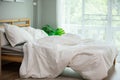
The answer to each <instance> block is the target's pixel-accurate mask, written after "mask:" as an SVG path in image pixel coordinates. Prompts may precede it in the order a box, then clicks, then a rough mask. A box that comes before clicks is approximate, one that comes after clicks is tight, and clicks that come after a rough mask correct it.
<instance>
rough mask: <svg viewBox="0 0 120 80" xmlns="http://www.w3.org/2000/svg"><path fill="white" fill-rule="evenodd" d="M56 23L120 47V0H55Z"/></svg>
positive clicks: (71, 31) (69, 30)
mask: <svg viewBox="0 0 120 80" xmlns="http://www.w3.org/2000/svg"><path fill="white" fill-rule="evenodd" d="M57 25H58V26H59V27H62V28H63V29H64V30H65V31H66V33H73V34H77V35H80V36H81V37H82V38H88V39H96V40H103V41H107V42H110V43H116V45H117V46H118V47H119V48H120V0H57Z"/></svg>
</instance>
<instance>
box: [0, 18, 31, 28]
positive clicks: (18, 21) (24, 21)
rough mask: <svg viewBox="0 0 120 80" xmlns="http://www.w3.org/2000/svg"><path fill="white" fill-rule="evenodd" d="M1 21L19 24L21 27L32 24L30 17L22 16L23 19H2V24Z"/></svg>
mask: <svg viewBox="0 0 120 80" xmlns="http://www.w3.org/2000/svg"><path fill="white" fill-rule="evenodd" d="M1 23H8V24H11V25H17V26H19V27H28V26H30V19H28V18H22V19H8V20H0V24H1Z"/></svg>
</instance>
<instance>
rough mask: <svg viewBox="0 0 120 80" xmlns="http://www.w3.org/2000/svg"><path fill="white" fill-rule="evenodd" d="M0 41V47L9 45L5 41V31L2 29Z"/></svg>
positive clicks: (0, 29)
mask: <svg viewBox="0 0 120 80" xmlns="http://www.w3.org/2000/svg"><path fill="white" fill-rule="evenodd" d="M0 39H1V46H5V45H8V44H9V42H8V41H7V39H6V37H5V29H4V28H0Z"/></svg>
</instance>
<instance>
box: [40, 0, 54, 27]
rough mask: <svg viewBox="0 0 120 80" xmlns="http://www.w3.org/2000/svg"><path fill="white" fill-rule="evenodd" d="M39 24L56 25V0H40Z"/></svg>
mask: <svg viewBox="0 0 120 80" xmlns="http://www.w3.org/2000/svg"><path fill="white" fill-rule="evenodd" d="M41 5H42V16H41V19H42V20H41V25H45V24H49V25H51V26H53V27H56V0H42V4H41Z"/></svg>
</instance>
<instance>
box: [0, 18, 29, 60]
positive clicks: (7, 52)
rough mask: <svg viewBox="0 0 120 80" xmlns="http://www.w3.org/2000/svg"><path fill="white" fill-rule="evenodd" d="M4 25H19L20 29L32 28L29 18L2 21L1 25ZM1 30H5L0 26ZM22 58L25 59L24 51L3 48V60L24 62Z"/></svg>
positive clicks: (8, 46) (7, 47) (8, 47)
mask: <svg viewBox="0 0 120 80" xmlns="http://www.w3.org/2000/svg"><path fill="white" fill-rule="evenodd" d="M2 23H8V24H12V25H17V26H19V27H29V26H30V20H29V19H28V18H22V19H10V20H0V24H2ZM0 28H3V26H0ZM0 39H1V38H0ZM22 58H23V51H20V50H19V49H18V48H12V47H11V46H10V45H7V46H1V60H5V61H12V62H22Z"/></svg>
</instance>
